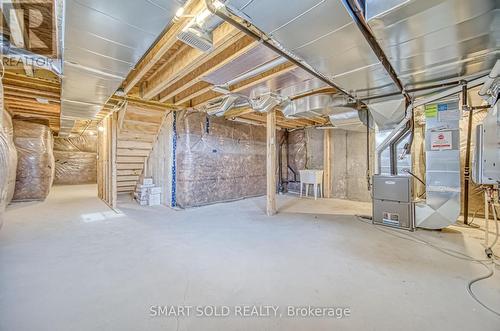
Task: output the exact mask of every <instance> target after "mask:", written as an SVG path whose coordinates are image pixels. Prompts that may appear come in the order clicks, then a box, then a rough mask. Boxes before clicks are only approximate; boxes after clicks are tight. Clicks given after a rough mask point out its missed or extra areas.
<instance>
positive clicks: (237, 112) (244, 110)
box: [224, 107, 254, 119]
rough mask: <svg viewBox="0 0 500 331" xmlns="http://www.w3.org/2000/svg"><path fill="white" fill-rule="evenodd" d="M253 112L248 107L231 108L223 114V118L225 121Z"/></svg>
mask: <svg viewBox="0 0 500 331" xmlns="http://www.w3.org/2000/svg"><path fill="white" fill-rule="evenodd" d="M253 112H254V110H253V109H252V108H250V107H241V108H233V109H231V110H229V111H227V112H226V113H225V114H224V117H225V118H226V119H228V118H234V117H240V116H242V115H245V114H250V113H253Z"/></svg>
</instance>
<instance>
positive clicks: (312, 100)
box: [283, 94, 352, 118]
mask: <svg viewBox="0 0 500 331" xmlns="http://www.w3.org/2000/svg"><path fill="white" fill-rule="evenodd" d="M349 104H352V102H351V101H350V99H349V98H347V97H344V96H332V95H331V94H317V95H311V96H307V97H304V98H299V99H295V100H293V101H291V102H290V103H289V104H288V105H287V106H286V107H285V108H284V109H283V114H284V115H285V117H288V118H310V117H318V116H329V115H332V114H334V113H335V111H334V109H333V108H334V107H344V106H346V105H349Z"/></svg>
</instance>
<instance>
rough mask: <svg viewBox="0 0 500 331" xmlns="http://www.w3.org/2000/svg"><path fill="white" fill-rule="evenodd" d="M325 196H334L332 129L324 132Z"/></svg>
mask: <svg viewBox="0 0 500 331" xmlns="http://www.w3.org/2000/svg"><path fill="white" fill-rule="evenodd" d="M323 138H324V139H323V185H322V187H323V196H324V197H325V198H331V197H332V164H333V161H332V130H330V129H326V130H324V133H323Z"/></svg>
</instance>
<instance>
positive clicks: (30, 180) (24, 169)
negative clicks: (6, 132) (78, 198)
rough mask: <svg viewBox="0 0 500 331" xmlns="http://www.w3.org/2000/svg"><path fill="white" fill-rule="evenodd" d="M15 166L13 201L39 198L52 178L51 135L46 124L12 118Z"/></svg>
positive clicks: (41, 198)
mask: <svg viewBox="0 0 500 331" xmlns="http://www.w3.org/2000/svg"><path fill="white" fill-rule="evenodd" d="M14 143H15V145H16V149H17V156H18V166H17V178H16V188H15V191H14V198H13V201H43V200H45V198H46V197H47V195H48V194H49V191H50V188H51V187H52V182H53V180H54V170H55V164H54V153H53V138H52V132H51V131H50V129H49V127H48V126H46V125H43V124H38V123H32V122H28V121H20V120H14Z"/></svg>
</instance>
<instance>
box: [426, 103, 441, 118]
mask: <svg viewBox="0 0 500 331" xmlns="http://www.w3.org/2000/svg"><path fill="white" fill-rule="evenodd" d="M437 115H438V105H428V106H425V117H427V118H433V117H437Z"/></svg>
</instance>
